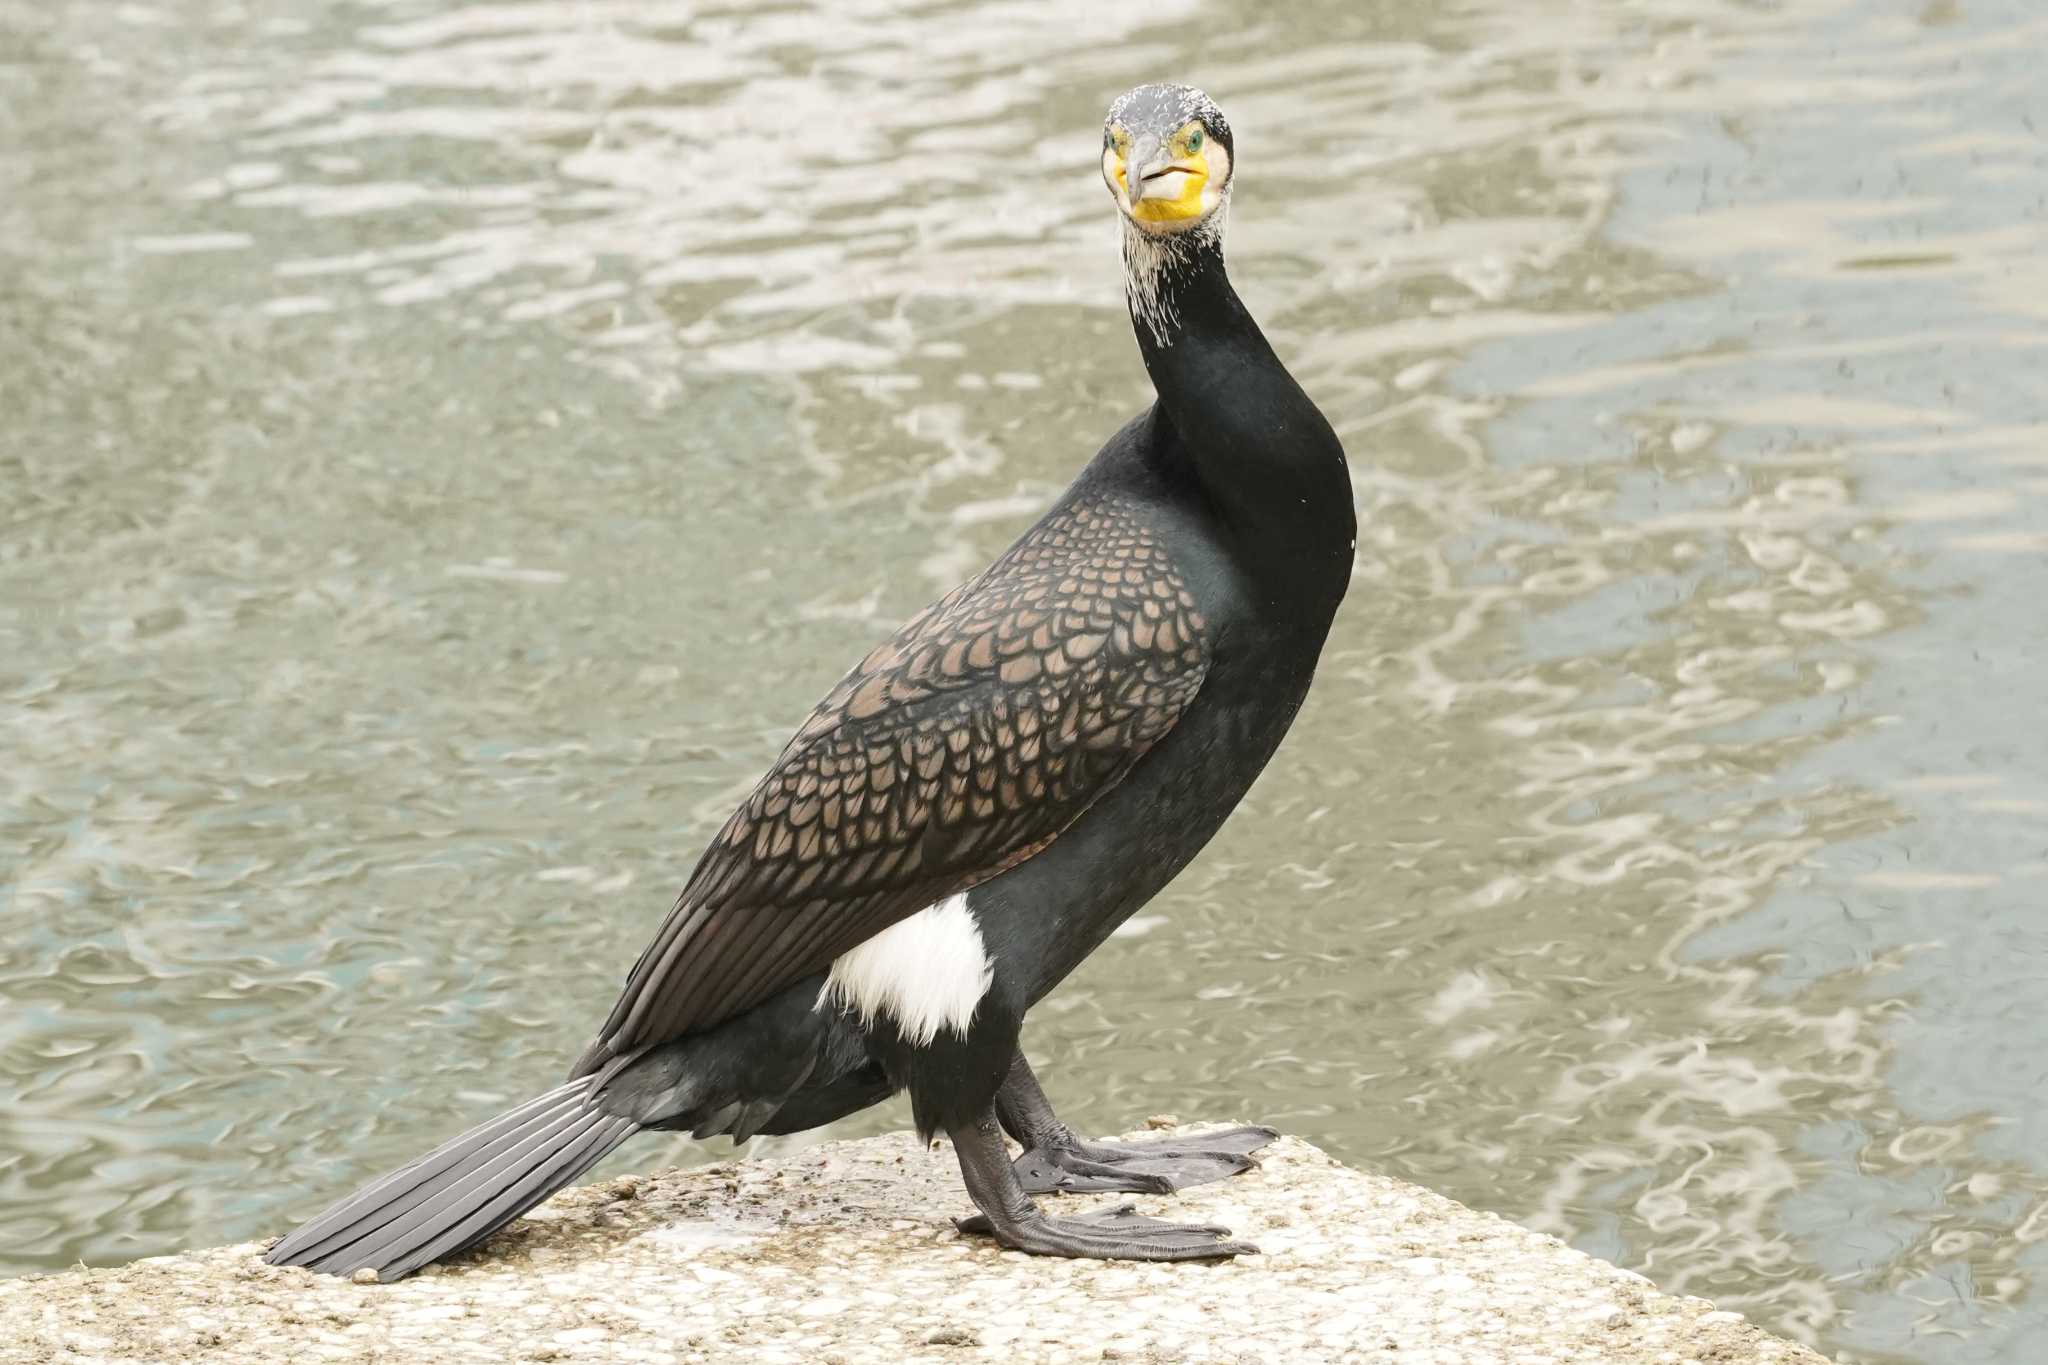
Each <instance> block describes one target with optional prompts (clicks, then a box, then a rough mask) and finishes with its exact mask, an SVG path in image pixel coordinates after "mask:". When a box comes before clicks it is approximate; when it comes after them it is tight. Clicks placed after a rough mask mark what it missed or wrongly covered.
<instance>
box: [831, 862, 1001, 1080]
mask: <svg viewBox="0 0 2048 1365" xmlns="http://www.w3.org/2000/svg"><path fill="white" fill-rule="evenodd" d="M994 979H995V968H994V967H993V966H992V965H991V964H990V962H989V960H988V951H987V950H986V949H985V948H984V947H983V946H982V942H981V930H980V929H978V928H976V927H975V924H974V915H973V913H972V912H970V911H969V910H968V908H967V893H966V892H965V891H962V892H961V893H960V894H959V895H957V896H948V897H946V899H944V900H942V901H940V902H939V903H938V904H937V905H928V906H926V907H925V908H924V909H922V910H920V911H918V912H917V913H916V914H914V915H912V916H911V917H910V918H909V919H906V920H899V921H898V922H896V923H895V924H892V925H890V926H889V927H888V928H887V929H884V930H883V931H882V932H881V933H879V934H876V935H875V936H874V937H873V938H871V939H869V940H868V941H867V942H865V943H863V944H861V945H860V946H859V947H857V948H854V949H852V950H850V951H849V952H846V953H843V954H841V955H840V956H839V957H838V958H837V959H836V960H834V962H833V963H832V974H831V975H830V976H829V977H827V978H826V980H825V989H823V990H821V991H819V992H818V1006H820V1007H822V1006H823V1005H825V1004H826V1003H827V1002H828V1001H838V1002H839V1003H841V1004H844V1005H847V1006H849V1007H850V1008H852V1009H853V1010H854V1011H855V1012H856V1013H858V1014H859V1015H860V1018H861V1022H862V1023H864V1024H865V1023H872V1022H873V1021H874V1017H875V1016H876V1015H877V1014H886V1015H888V1016H889V1017H890V1018H891V1019H893V1020H895V1021H896V1027H897V1028H898V1029H899V1030H900V1031H901V1032H902V1034H903V1036H904V1037H905V1038H907V1039H909V1040H910V1041H911V1042H913V1043H915V1044H917V1045H918V1046H920V1047H922V1046H924V1045H925V1044H927V1043H929V1042H931V1040H932V1039H934V1038H936V1037H938V1036H939V1030H940V1029H942V1028H949V1029H951V1030H953V1032H955V1033H957V1034H960V1035H961V1036H962V1037H965V1036H966V1034H967V1026H968V1024H970V1023H971V1022H973V1020H974V1007H975V1006H976V1005H978V1004H980V1003H981V997H982V996H984V995H986V994H988V987H989V982H991V981H992V980H994Z"/></svg>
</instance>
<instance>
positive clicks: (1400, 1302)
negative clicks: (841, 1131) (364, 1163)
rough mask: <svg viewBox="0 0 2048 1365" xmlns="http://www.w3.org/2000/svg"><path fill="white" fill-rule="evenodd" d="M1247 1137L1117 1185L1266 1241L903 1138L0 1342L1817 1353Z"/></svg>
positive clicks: (696, 1177) (660, 1183) (528, 1351)
mask: <svg viewBox="0 0 2048 1365" xmlns="http://www.w3.org/2000/svg"><path fill="white" fill-rule="evenodd" d="M1261 1155H1262V1157H1263V1165H1262V1166H1261V1168H1260V1169H1259V1170H1257V1171H1255V1172H1252V1173H1250V1174H1247V1175H1244V1176H1240V1177H1238V1178H1236V1179H1235V1180H1232V1181H1229V1182H1227V1183H1225V1184H1221V1185H1210V1186H1205V1187H1203V1188H1200V1189H1195V1190H1189V1191H1187V1192H1185V1193H1184V1194H1182V1195H1180V1196H1177V1197H1175V1198H1172V1199H1154V1198H1142V1197H1141V1198H1137V1199H1135V1200H1132V1201H1131V1202H1134V1203H1136V1204H1137V1205H1138V1206H1139V1208H1140V1210H1141V1211H1143V1212H1146V1213H1150V1214H1153V1215H1154V1216H1157V1217H1165V1218H1175V1219H1179V1220H1181V1221H1192V1222H1205V1223H1222V1224H1227V1225H1229V1226H1230V1227H1231V1228H1233V1229H1234V1230H1235V1231H1236V1232H1238V1233H1239V1234H1240V1235H1244V1236H1249V1237H1250V1238H1251V1239H1252V1240H1253V1241H1256V1242H1257V1243H1258V1244H1259V1246H1260V1248H1261V1250H1262V1251H1263V1252H1264V1253H1265V1254H1264V1255H1262V1256H1257V1257H1249V1258H1246V1259H1242V1260H1239V1261H1235V1262H1228V1263H1223V1264H1218V1265H1177V1266H1151V1265H1137V1264H1131V1263H1114V1264H1111V1263H1103V1262H1095V1261H1061V1260H1051V1259H1045V1258H1038V1257H1029V1256H1024V1255H1021V1254H1018V1253H1016V1252H1008V1251H1001V1250H998V1249H996V1248H995V1247H994V1246H993V1244H991V1243H989V1242H987V1241H985V1240H983V1239H980V1238H965V1237H961V1236H960V1235H958V1234H957V1233H955V1232H954V1231H953V1228H952V1224H951V1223H950V1221H948V1220H949V1218H950V1217H951V1216H954V1215H963V1214H966V1213H968V1212H971V1211H972V1210H971V1207H970V1205H969V1204H968V1202H967V1198H966V1196H965V1195H964V1194H963V1193H962V1192H961V1189H960V1182H959V1176H958V1174H957V1172H956V1170H955V1168H954V1165H953V1161H952V1157H951V1154H950V1153H947V1152H943V1151H941V1152H936V1153H927V1152H925V1151H923V1150H921V1149H920V1148H919V1146H918V1144H917V1143H916V1141H915V1140H914V1139H912V1138H911V1137H910V1136H909V1135H908V1134H900V1133H899V1134H894V1135H892V1136H889V1137H883V1138H873V1139H869V1140H866V1141H861V1142H841V1143H835V1144H831V1145H828V1146H823V1147H817V1148H813V1149H811V1150H810V1151H807V1152H803V1153H801V1154H799V1155H797V1156H793V1157H787V1158H781V1159H776V1160H761V1161H734V1162H727V1163H725V1164H722V1165H718V1166H710V1167H703V1168H699V1169H697V1170H691V1171H667V1172H663V1173H661V1174H658V1175H653V1176H632V1177H627V1178H624V1179H621V1180H615V1181H608V1182H606V1183H604V1184H600V1185H594V1186H590V1187H587V1188H584V1189H578V1190H569V1191H565V1192H564V1193H562V1194H561V1195H559V1196H557V1197H556V1198H555V1199H553V1200H551V1201H550V1202H549V1203H547V1204H546V1205H543V1206H542V1207H541V1208H540V1209H539V1210H537V1211H536V1212H535V1214H534V1215H533V1216H532V1217H531V1218H529V1219H527V1220H526V1221H524V1222H522V1223H519V1224H517V1225H515V1226H514V1227H513V1228H512V1229H510V1230H508V1231H507V1232H506V1233H505V1234H503V1235H502V1236H500V1237H499V1238H498V1240H497V1241H496V1242H494V1243H492V1244H491V1245H490V1246H489V1247H488V1248H485V1249H483V1250H481V1251H478V1252H473V1253H471V1254H470V1255H469V1256H467V1257H466V1258H464V1260H463V1261H462V1262H461V1263H460V1264H458V1265H455V1266H446V1267H434V1268H430V1269H429V1271H428V1272H427V1273H426V1274H424V1275H420V1276H418V1277H415V1278H414V1279H411V1280H407V1281H404V1282H402V1283H399V1284H395V1285H376V1284H354V1283H350V1282H348V1281H345V1280H337V1279H333V1278H331V1277H326V1276H319V1275H314V1274H311V1273H309V1272H307V1271H303V1270H296V1269H291V1270H278V1269H272V1268H270V1267H268V1266H265V1265H263V1264H262V1262H261V1261H260V1260H259V1259H258V1255H259V1253H260V1251H261V1249H262V1244H260V1243H250V1244H245V1245H242V1246H234V1247H221V1248H217V1249H215V1250H211V1251H195V1252H191V1253H188V1254H186V1255H182V1256H164V1257H155V1258H152V1259H150V1260H147V1261H140V1262H137V1263H136V1264H134V1265H130V1266H124V1267H121V1268H119V1269H115V1270H89V1271H80V1272H75V1273H69V1274H61V1275H50V1276H42V1277H37V1278H33V1279H23V1280H11V1281H4V1282H0V1361H10V1362H11V1361H38V1362H42V1361H57V1362H66V1363H67V1365H87V1362H94V1361H150V1362H164V1363H165V1365H174V1363H175V1362H188V1361H189V1362H198V1361H205V1362H208V1365H237V1363H238V1362H253V1361H262V1362H279V1361H290V1362H316V1361H350V1362H354V1361H381V1362H390V1363H391V1365H398V1363H399V1362H405V1363H406V1365H411V1363H412V1362H423V1363H428V1365H434V1363H438V1362H443V1361H449V1362H467V1361H478V1362H490V1365H515V1363H516V1362H525V1361H563V1362H572V1361H605V1362H675V1363H676V1365H683V1363H684V1362H724V1361H747V1362H775V1361H788V1362H840V1363H841V1365H857V1363H858V1365H866V1363H867V1362H876V1363H878V1365H879V1363H880V1362H889V1365H894V1363H895V1362H900V1361H948V1362H966V1361H973V1360H1002V1361H1005V1362H1011V1363H1012V1365H1020V1363H1021V1362H1038V1361H1045V1362H1062V1361H1074V1362H1080V1361H1089V1362H1093V1361H1104V1360H1109V1361H1116V1360H1122V1361H1157V1362H1180V1361H1228V1362H1249V1361H1260V1362H1269V1363H1270V1365H1283V1363H1284V1365H1293V1362H1308V1361H1346V1362H1349V1361H1358V1362H1374V1363H1375V1365H1379V1363H1381V1362H1384V1363H1385V1365H1425V1363H1426V1365H1482V1362H1483V1363H1485V1365H1546V1363H1548V1365H1566V1362H1573V1363H1576V1362H1631V1363H1633V1362H1642V1363H1643V1365H1749V1363H1750V1362H1769V1363H1770V1365H1778V1363H1779V1362H1783V1365H1825V1362H1823V1361H1822V1358H1821V1357H1820V1356H1818V1355H1816V1354H1814V1353H1813V1352H1812V1351H1809V1350H1807V1349H1805V1348H1804V1347H1800V1346H1795V1345H1792V1344H1789V1343H1787V1342H1783V1341H1779V1340H1777V1339H1775V1338H1773V1337H1770V1336H1767V1335H1765V1334H1764V1333H1763V1332H1762V1331H1760V1330H1759V1329H1758V1328H1756V1327H1754V1326H1752V1325H1750V1324H1749V1323H1748V1322H1745V1321H1744V1320H1743V1319H1742V1318H1741V1317H1739V1316H1738V1315H1736V1314H1734V1313H1725V1312H1715V1311H1714V1309H1713V1306H1712V1305H1711V1304H1708V1303H1706V1302H1705V1301H1703V1300H1700V1299H1676V1298H1671V1297H1669V1296H1667V1295H1664V1294H1660V1293H1658V1292H1657V1291H1656V1290H1654V1289H1653V1288H1651V1287H1650V1285H1649V1283H1648V1282H1647V1281H1646V1280H1643V1279H1642V1278H1641V1277H1639V1276H1636V1275H1632V1274H1630V1273H1628V1272H1627V1271H1623V1270H1619V1269H1616V1268H1615V1267H1613V1266H1611V1265H1608V1264H1606V1263H1605V1262H1603V1261H1598V1260H1595V1259H1593V1258H1592V1257H1590V1256H1587V1255H1585V1254H1583V1253H1581V1252H1578V1251H1574V1250H1572V1249H1571V1248H1569V1247H1567V1246H1565V1245H1564V1244H1563V1243H1561V1242H1559V1241H1557V1240H1556V1239H1555V1238H1551V1237H1546V1236H1543V1235H1541V1234H1538V1233H1534V1232H1530V1231H1528V1230H1527V1229H1525V1228H1521V1227H1518V1226H1516V1225H1515V1224H1513V1223H1510V1222H1507V1221H1505V1220H1503V1219H1500V1218H1497V1217H1495V1216H1493V1215H1491V1214H1481V1213H1474V1212H1473V1211H1472V1210H1470V1209H1467V1208H1465V1207H1464V1206H1462V1205H1460V1204H1455V1203H1452V1202H1451V1201H1450V1200H1448V1199H1445V1198H1443V1197H1442V1196H1440V1195H1436V1194H1432V1193H1430V1192H1429V1191H1427V1190H1423V1189H1418V1188H1416V1187H1414V1186H1412V1185H1406V1184H1403V1183H1401V1182H1399V1181H1396V1180H1390V1179H1387V1178H1385V1177H1382V1176H1375V1175H1367V1174H1364V1173H1362V1172H1358V1171H1353V1170H1349V1169H1347V1168H1345V1167H1343V1166H1340V1165H1338V1164H1337V1163H1336V1162H1334V1161H1332V1160H1331V1159H1330V1158H1328V1157H1326V1156H1324V1155H1323V1154H1322V1153H1321V1152H1319V1151H1317V1150H1316V1149H1315V1148H1314V1147H1311V1146H1309V1145H1308V1144H1307V1143H1305V1142H1300V1141H1297V1140H1294V1139H1291V1138H1288V1139H1282V1140H1281V1141H1279V1142H1277V1143H1275V1144H1274V1145H1273V1146H1272V1147H1270V1148H1268V1149H1267V1151H1266V1152H1265V1153H1262V1154H1261ZM1057 1202H1058V1203H1060V1204H1063V1205H1065V1206H1066V1207H1068V1208H1071V1209H1079V1208H1082V1207H1092V1206H1094V1205H1096V1204H1100V1203H1104V1202H1112V1197H1094V1198H1089V1199H1086V1200H1082V1199H1063V1200H1059V1201H1057Z"/></svg>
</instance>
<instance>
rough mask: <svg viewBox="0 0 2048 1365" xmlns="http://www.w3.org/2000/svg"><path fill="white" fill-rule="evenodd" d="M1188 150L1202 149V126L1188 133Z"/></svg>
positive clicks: (1197, 150) (1196, 150)
mask: <svg viewBox="0 0 2048 1365" xmlns="http://www.w3.org/2000/svg"><path fill="white" fill-rule="evenodd" d="M1188 150H1189V151H1191V152H1199V151H1201V150H1202V130H1201V129H1200V128H1196V129H1194V130H1193V131H1192V132H1190V133H1189V134H1188Z"/></svg>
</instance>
